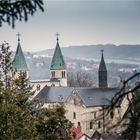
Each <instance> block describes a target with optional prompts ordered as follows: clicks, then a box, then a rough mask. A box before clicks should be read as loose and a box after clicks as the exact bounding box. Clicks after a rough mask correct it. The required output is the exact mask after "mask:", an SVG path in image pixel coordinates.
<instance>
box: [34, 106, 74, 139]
mask: <svg viewBox="0 0 140 140" xmlns="http://www.w3.org/2000/svg"><path fill="white" fill-rule="evenodd" d="M42 111H43V112H42V113H41V114H40V115H39V117H38V119H39V121H38V122H39V124H38V125H37V128H38V132H39V136H41V137H40V138H42V139H45V140H71V139H72V136H71V133H70V131H69V130H70V128H71V127H72V123H71V122H70V121H69V120H67V119H66V117H65V113H66V111H65V110H64V107H63V105H57V106H55V107H54V108H51V109H44V110H42Z"/></svg>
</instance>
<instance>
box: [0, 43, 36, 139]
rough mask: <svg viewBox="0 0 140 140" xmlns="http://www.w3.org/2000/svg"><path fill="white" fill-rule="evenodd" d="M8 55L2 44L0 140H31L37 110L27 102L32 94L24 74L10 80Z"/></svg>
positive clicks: (0, 54)
mask: <svg viewBox="0 0 140 140" xmlns="http://www.w3.org/2000/svg"><path fill="white" fill-rule="evenodd" d="M10 55H11V52H10V51H9V44H8V43H3V44H2V45H1V51H0V73H1V79H0V139H6V140H12V139H15V140H16V139H33V138H34V137H35V134H36V123H35V114H36V113H35V111H36V110H37V109H38V108H37V107H36V106H35V103H32V102H31V101H30V100H29V97H30V96H31V95H32V92H31V87H30V86H29V84H28V80H27V79H26V73H20V74H19V77H18V78H16V79H14V78H12V74H13V69H12V63H11V57H10Z"/></svg>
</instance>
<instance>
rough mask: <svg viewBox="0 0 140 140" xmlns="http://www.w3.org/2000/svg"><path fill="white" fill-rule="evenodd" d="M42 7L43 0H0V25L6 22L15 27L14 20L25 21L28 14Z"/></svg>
mask: <svg viewBox="0 0 140 140" xmlns="http://www.w3.org/2000/svg"><path fill="white" fill-rule="evenodd" d="M37 9H40V10H41V11H44V9H43V0H0V26H2V25H3V23H8V24H9V25H12V27H13V28H14V27H15V21H16V20H19V21H22V20H24V21H27V20H28V16H29V15H31V16H33V15H34V13H35V12H36V11H37Z"/></svg>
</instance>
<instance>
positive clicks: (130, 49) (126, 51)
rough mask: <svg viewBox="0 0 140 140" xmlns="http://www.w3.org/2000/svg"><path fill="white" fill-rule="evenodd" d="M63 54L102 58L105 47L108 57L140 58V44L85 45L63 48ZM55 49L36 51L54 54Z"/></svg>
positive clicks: (76, 56) (39, 53)
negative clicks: (101, 54) (101, 52)
mask: <svg viewBox="0 0 140 140" xmlns="http://www.w3.org/2000/svg"><path fill="white" fill-rule="evenodd" d="M61 49H62V52H63V55H64V56H66V57H72V58H91V59H92V58H96V59H99V58H100V50H101V49H104V51H105V57H106V58H107V59H140V45H119V46H116V45H114V44H107V45H83V46H70V47H63V48H61ZM53 52H54V50H53V49H48V50H43V51H39V52H36V54H37V55H52V54H53Z"/></svg>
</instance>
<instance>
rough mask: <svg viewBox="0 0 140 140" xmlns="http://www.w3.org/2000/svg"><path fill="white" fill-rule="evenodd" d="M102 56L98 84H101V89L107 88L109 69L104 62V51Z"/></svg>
mask: <svg viewBox="0 0 140 140" xmlns="http://www.w3.org/2000/svg"><path fill="white" fill-rule="evenodd" d="M101 52H102V56H101V62H100V65H99V70H98V80H99V81H98V82H99V88H107V87H108V84H107V69H106V64H105V61H104V55H103V50H101Z"/></svg>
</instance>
